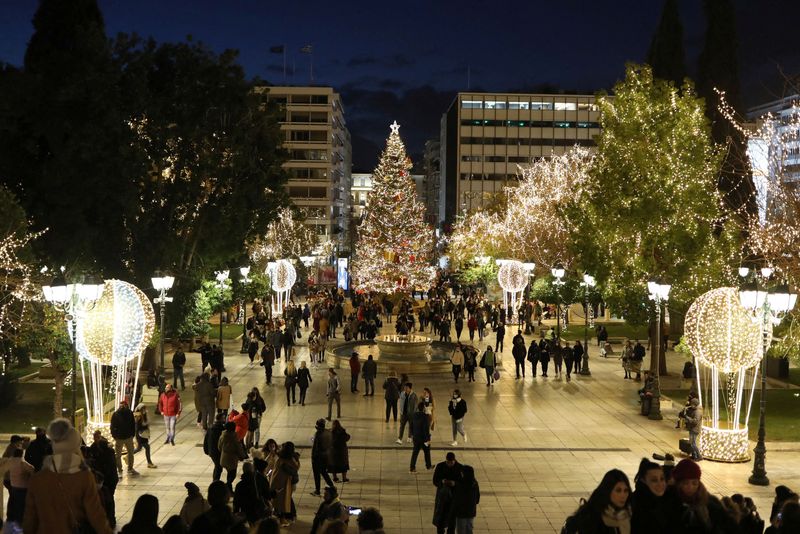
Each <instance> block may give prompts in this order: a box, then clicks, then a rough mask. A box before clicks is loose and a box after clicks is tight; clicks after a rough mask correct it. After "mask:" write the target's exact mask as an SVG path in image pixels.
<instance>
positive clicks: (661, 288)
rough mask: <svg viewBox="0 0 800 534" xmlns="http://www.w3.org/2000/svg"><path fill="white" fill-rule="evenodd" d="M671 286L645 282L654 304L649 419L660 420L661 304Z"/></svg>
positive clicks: (656, 282) (667, 296)
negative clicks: (654, 369) (652, 375)
mask: <svg viewBox="0 0 800 534" xmlns="http://www.w3.org/2000/svg"><path fill="white" fill-rule="evenodd" d="M671 288H672V286H671V285H669V284H661V283H659V282H658V281H656V280H651V281H649V282H647V291H648V292H649V293H650V300H652V301H653V302H655V304H656V340H655V342H656V365H655V367H656V374H655V377H654V378H653V380H654V381H655V386H656V394H655V395H653V401H652V404H651V405H650V415H648V418H649V419H654V420H661V419H663V416H662V415H661V380H660V376H659V367H660V366H661V304H662V303H663V302H667V301H668V300H669V290H670V289H671Z"/></svg>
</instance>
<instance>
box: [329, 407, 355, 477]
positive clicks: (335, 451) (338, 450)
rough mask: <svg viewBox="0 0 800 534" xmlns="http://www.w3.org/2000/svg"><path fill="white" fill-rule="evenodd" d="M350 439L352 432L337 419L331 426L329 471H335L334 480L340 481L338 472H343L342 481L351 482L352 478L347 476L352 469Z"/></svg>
mask: <svg viewBox="0 0 800 534" xmlns="http://www.w3.org/2000/svg"><path fill="white" fill-rule="evenodd" d="M348 441H350V434H348V433H347V431H346V430H345V429H344V427H342V424H341V423H340V422H339V420H338V419H337V420H336V421H334V422H333V426H332V427H331V448H330V459H329V460H328V472H329V473H333V481H334V482H339V477H338V473H341V474H342V482H350V479H349V478H347V472H348V471H350V454H349V451H348V449H347V442H348Z"/></svg>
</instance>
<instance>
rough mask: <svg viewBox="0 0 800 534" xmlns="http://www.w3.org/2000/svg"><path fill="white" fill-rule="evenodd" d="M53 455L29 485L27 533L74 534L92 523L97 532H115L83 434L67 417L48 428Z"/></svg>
mask: <svg viewBox="0 0 800 534" xmlns="http://www.w3.org/2000/svg"><path fill="white" fill-rule="evenodd" d="M47 435H48V437H49V438H50V440H51V441H52V446H53V454H52V455H50V456H46V457H45V458H44V460H43V461H42V470H41V471H39V472H38V473H35V474H34V475H33V476H32V477H31V479H30V483H29V485H28V495H27V499H26V501H25V517H24V519H23V527H22V528H23V530H24V532H25V533H26V534H28V533H30V534H40V533H41V534H72V533H73V532H74V531H75V530H76V528H77V527H79V526H84V525H88V526H91V528H92V529H94V532H96V533H97V534H111V533H112V530H111V526H110V525H109V523H108V519H107V518H106V513H105V511H104V510H103V506H102V504H101V503H100V497H99V494H98V491H97V484H96V482H95V478H94V475H93V474H92V471H91V470H90V469H89V468H88V467H87V466H86V464H85V463H84V461H83V456H81V450H80V449H81V437H80V435H79V434H78V431H77V430H75V429H74V428H73V427H72V424H71V423H70V422H69V421H68V420H67V419H63V418H60V419H55V420H53V421H52V422H51V423H50V425H49V426H48V428H47Z"/></svg>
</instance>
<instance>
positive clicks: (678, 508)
mask: <svg viewBox="0 0 800 534" xmlns="http://www.w3.org/2000/svg"><path fill="white" fill-rule="evenodd" d="M701 474H702V473H701V471H700V466H699V465H698V464H697V463H696V462H694V461H693V460H691V459H689V458H684V459H683V460H681V461H680V462H678V465H676V466H675V469H673V470H672V480H674V481H675V484H674V485H671V486H670V487H669V488H668V489H667V491H666V493H665V495H664V498H665V499H666V508H665V509H666V515H667V517H668V518H669V519H670V522H671V523H672V524H671V529H670V532H681V533H687V534H689V533H691V534H694V533H698V534H700V533H702V534H717V533H719V534H722V533H737V532H739V527H738V525H737V524H736V521H735V520H734V519H733V518H732V517H731V516H730V515H729V514H728V513H727V512H726V511H725V509H724V508H723V507H722V503H721V502H720V501H719V499H717V498H716V497H714V496H713V495H710V494H709V493H708V490H707V489H706V487H705V486H704V485H703V483H702V482H701V481H700V476H701Z"/></svg>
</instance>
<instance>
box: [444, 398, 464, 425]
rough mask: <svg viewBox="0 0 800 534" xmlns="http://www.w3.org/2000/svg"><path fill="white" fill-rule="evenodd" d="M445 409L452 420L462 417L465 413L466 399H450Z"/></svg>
mask: <svg viewBox="0 0 800 534" xmlns="http://www.w3.org/2000/svg"><path fill="white" fill-rule="evenodd" d="M447 411H448V412H450V417H452V418H453V420H454V421H457V420H458V419H463V418H464V416H465V415H466V414H467V401H465V400H464V399H462V398H461V397H459V398H458V400H456V399H451V400H450V402H448V403H447Z"/></svg>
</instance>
